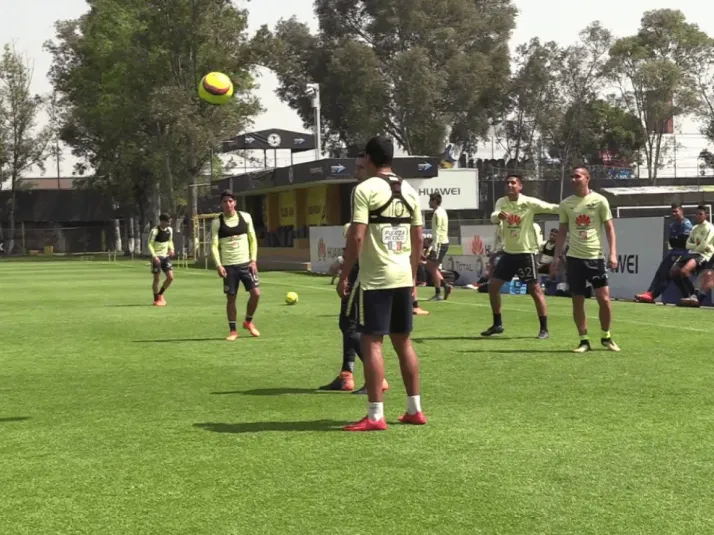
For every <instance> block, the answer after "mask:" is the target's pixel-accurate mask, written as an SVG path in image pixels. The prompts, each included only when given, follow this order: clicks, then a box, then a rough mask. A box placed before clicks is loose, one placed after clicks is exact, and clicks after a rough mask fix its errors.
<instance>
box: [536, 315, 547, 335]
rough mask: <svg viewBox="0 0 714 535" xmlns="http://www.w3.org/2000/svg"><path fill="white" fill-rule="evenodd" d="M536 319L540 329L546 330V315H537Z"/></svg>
mask: <svg viewBox="0 0 714 535" xmlns="http://www.w3.org/2000/svg"><path fill="white" fill-rule="evenodd" d="M538 321H540V330H541V331H547V330H548V316H538Z"/></svg>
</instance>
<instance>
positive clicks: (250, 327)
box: [243, 321, 260, 337]
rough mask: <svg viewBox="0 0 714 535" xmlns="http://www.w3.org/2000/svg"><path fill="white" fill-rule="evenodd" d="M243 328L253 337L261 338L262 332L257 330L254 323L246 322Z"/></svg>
mask: <svg viewBox="0 0 714 535" xmlns="http://www.w3.org/2000/svg"><path fill="white" fill-rule="evenodd" d="M243 328H244V329H246V330H247V331H248V332H249V333H250V334H251V336H256V337H257V336H260V331H259V330H258V329H257V328H256V326H255V325H253V322H252V321H244V322H243Z"/></svg>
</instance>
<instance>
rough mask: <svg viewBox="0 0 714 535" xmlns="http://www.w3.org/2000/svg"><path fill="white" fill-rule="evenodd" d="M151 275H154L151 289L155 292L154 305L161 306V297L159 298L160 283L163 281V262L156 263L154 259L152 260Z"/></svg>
mask: <svg viewBox="0 0 714 535" xmlns="http://www.w3.org/2000/svg"><path fill="white" fill-rule="evenodd" d="M151 275H152V277H153V282H152V284H151V290H152V291H153V293H154V306H161V305H160V302H161V299H160V298H159V283H160V282H161V264H160V263H158V264H157V263H154V260H153V259H152V260H151Z"/></svg>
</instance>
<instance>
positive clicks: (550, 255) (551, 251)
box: [538, 228, 558, 275]
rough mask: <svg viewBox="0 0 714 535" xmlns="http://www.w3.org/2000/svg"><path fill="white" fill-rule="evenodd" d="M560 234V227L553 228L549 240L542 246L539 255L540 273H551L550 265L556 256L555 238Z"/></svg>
mask: <svg viewBox="0 0 714 535" xmlns="http://www.w3.org/2000/svg"><path fill="white" fill-rule="evenodd" d="M556 236H558V229H557V228H553V229H551V231H550V235H549V236H548V241H546V242H545V243H543V245H541V247H540V251H539V255H538V273H539V274H540V275H548V274H550V265H551V264H552V263H553V260H554V257H555V238H556Z"/></svg>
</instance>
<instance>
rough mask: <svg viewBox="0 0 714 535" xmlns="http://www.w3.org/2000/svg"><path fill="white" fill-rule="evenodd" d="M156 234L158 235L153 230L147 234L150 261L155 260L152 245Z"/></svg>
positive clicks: (154, 251)
mask: <svg viewBox="0 0 714 535" xmlns="http://www.w3.org/2000/svg"><path fill="white" fill-rule="evenodd" d="M156 234H158V231H157V230H156V229H155V228H152V229H151V232H149V252H150V253H151V258H152V259H155V258H157V256H156V249H154V244H155V243H156V242H155V240H156Z"/></svg>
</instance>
